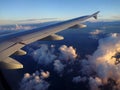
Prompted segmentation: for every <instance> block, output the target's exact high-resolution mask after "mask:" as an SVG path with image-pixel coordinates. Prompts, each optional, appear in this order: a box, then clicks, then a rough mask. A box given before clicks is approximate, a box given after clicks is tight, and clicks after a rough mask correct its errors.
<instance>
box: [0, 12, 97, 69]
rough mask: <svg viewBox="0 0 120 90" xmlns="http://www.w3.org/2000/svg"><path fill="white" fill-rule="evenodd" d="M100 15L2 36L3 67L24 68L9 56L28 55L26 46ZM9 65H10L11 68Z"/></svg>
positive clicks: (0, 57) (0, 52)
mask: <svg viewBox="0 0 120 90" xmlns="http://www.w3.org/2000/svg"><path fill="white" fill-rule="evenodd" d="M98 13H99V11H98V12H96V13H94V14H92V15H86V16H82V17H78V18H74V19H71V20H67V21H63V22H60V23H57V24H53V25H49V26H46V27H42V28H37V29H32V30H27V31H21V32H15V33H11V34H7V35H3V36H2V35H1V36H0V64H1V63H2V65H1V66H2V67H3V68H7V69H18V68H23V65H22V64H21V63H19V62H18V61H15V60H14V59H12V58H10V57H9V56H10V55H12V54H14V53H16V52H18V53H20V54H23V52H24V53H26V52H25V51H23V50H21V48H22V47H24V46H25V45H26V44H29V43H31V42H34V41H37V40H41V39H44V38H46V37H47V38H48V37H49V36H50V35H51V36H54V37H55V35H54V34H55V33H57V32H60V31H62V30H65V29H67V28H69V27H72V26H74V25H79V24H80V23H81V22H83V21H85V20H87V19H89V18H91V17H94V18H95V19H97V14H98ZM8 63H9V64H8ZM12 64H13V65H12ZM15 64H16V65H15ZM7 65H9V66H10V67H9V66H7ZM6 66H7V67H6Z"/></svg>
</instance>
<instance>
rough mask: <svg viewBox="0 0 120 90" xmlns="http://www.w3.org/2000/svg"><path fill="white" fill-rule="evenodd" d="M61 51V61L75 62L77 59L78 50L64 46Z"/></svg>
mask: <svg viewBox="0 0 120 90" xmlns="http://www.w3.org/2000/svg"><path fill="white" fill-rule="evenodd" d="M59 51H60V59H64V60H74V59H75V58H76V57H77V54H76V50H75V49H74V48H73V47H72V46H69V47H67V46H66V45H62V46H61V47H60V48H59Z"/></svg>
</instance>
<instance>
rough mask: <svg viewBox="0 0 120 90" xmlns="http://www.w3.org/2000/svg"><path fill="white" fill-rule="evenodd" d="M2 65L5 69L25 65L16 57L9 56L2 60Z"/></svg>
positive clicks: (18, 67) (0, 64)
mask: <svg viewBox="0 0 120 90" xmlns="http://www.w3.org/2000/svg"><path fill="white" fill-rule="evenodd" d="M0 67H1V68H3V69H21V68H23V65H22V64H21V63H20V62H18V61H16V60H15V59H12V58H10V57H8V58H6V59H5V60H3V61H1V62H0Z"/></svg>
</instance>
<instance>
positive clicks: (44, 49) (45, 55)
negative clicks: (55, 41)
mask: <svg viewBox="0 0 120 90" xmlns="http://www.w3.org/2000/svg"><path fill="white" fill-rule="evenodd" d="M31 55H32V57H33V58H34V60H35V61H36V62H38V63H39V64H44V65H48V64H50V63H52V62H53V60H54V59H55V58H56V56H55V55H54V54H53V50H52V49H51V50H49V48H48V46H47V45H41V47H40V48H39V49H37V50H35V51H34V52H32V54H31Z"/></svg>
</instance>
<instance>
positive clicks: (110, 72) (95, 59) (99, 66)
mask: <svg viewBox="0 0 120 90" xmlns="http://www.w3.org/2000/svg"><path fill="white" fill-rule="evenodd" d="M118 52H120V35H118V34H116V33H114V34H111V36H110V37H107V38H104V39H101V40H99V46H98V49H97V50H96V51H95V52H94V53H93V55H92V56H91V57H89V63H90V64H91V67H92V69H93V70H95V72H96V74H97V75H98V77H99V78H101V80H102V83H103V84H107V83H108V80H109V78H110V79H112V80H114V81H115V82H116V83H117V86H116V88H117V89H119V88H120V87H119V86H120V72H119V71H120V64H119V63H118V64H115V62H116V58H112V57H113V56H115V55H116V53H118ZM113 86H114V85H113Z"/></svg>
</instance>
